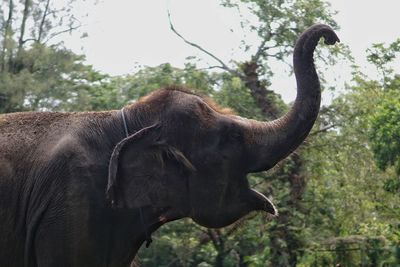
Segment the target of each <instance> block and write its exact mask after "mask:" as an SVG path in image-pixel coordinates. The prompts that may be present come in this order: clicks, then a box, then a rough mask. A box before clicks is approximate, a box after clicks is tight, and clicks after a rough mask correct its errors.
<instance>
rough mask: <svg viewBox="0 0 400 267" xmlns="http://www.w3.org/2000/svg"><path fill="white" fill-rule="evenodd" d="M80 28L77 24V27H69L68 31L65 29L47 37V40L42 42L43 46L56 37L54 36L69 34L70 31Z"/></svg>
mask: <svg viewBox="0 0 400 267" xmlns="http://www.w3.org/2000/svg"><path fill="white" fill-rule="evenodd" d="M82 26H83V25H82V24H79V25H77V26H71V27H69V28H68V29H65V30H62V31H59V32H55V33H52V34H51V35H50V36H49V38H47V39H46V40H45V41H44V42H43V44H46V43H47V42H49V41H50V40H51V39H53V38H54V37H56V36H58V35H61V34H63V33H66V32H71V31H73V30H76V29H79V28H80V27H82Z"/></svg>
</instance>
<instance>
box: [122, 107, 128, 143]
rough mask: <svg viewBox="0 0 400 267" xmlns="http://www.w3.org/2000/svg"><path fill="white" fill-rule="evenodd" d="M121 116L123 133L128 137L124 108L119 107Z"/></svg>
mask: <svg viewBox="0 0 400 267" xmlns="http://www.w3.org/2000/svg"><path fill="white" fill-rule="evenodd" d="M121 117H122V122H123V124H124V130H125V135H126V137H129V131H128V125H127V124H126V119H125V112H124V108H122V109H121Z"/></svg>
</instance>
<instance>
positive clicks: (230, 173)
mask: <svg viewBox="0 0 400 267" xmlns="http://www.w3.org/2000/svg"><path fill="white" fill-rule="evenodd" d="M321 37H324V38H325V42H326V43H327V44H334V43H335V42H337V41H339V39H338V37H337V36H336V34H335V33H334V32H333V30H332V29H331V28H330V27H328V26H325V25H314V26H312V27H311V28H309V29H308V30H306V31H305V32H304V33H303V34H302V35H301V36H300V38H299V39H298V41H297V44H296V47H295V50H294V70H295V75H296V80H297V86H298V93H297V98H296V101H295V103H294V105H293V107H292V108H291V110H290V111H289V112H288V113H287V114H286V115H285V116H284V117H282V118H279V119H277V120H274V121H271V122H259V121H255V120H251V119H245V118H242V117H239V116H235V115H233V114H231V113H229V112H226V111H224V110H221V109H220V108H218V107H216V105H214V104H213V103H212V102H211V101H208V100H205V99H204V98H202V97H200V96H198V95H195V94H192V93H190V92H187V91H185V90H181V89H176V88H175V89H174V88H172V89H171V88H170V89H163V90H159V91H156V92H153V93H152V94H150V95H149V96H147V97H145V98H143V99H141V100H139V101H138V102H136V103H135V104H133V105H131V106H129V107H126V108H125V110H124V112H125V114H126V121H127V125H128V128H129V130H130V132H134V131H136V132H135V133H134V134H132V135H131V136H129V137H127V138H125V139H124V140H123V141H121V142H120V143H119V144H118V145H117V146H116V147H115V149H114V152H113V155H112V158H111V161H110V174H109V188H108V194H109V195H110V197H111V198H112V199H115V201H117V206H118V205H123V204H125V205H126V206H127V207H129V208H139V207H142V208H144V207H151V208H152V209H153V210H158V211H159V213H158V218H159V220H160V221H169V220H173V219H177V218H182V217H190V218H192V219H193V220H194V221H195V222H197V223H199V224H200V225H203V226H206V227H213V228H215V227H223V226H226V225H229V224H231V223H233V222H234V221H236V220H238V219H239V218H241V217H242V216H244V215H246V214H247V213H249V212H251V211H266V212H268V213H270V214H273V215H276V213H277V212H276V210H275V208H274V206H273V204H272V203H271V202H270V201H269V200H268V199H267V198H266V197H265V196H263V195H262V194H260V193H259V192H257V191H255V190H253V189H251V188H250V187H249V184H248V181H247V179H246V175H247V174H248V173H253V172H259V171H263V170H267V169H270V168H271V167H273V166H274V165H275V164H276V163H277V162H279V161H280V160H282V159H283V158H285V157H286V156H287V155H288V154H290V153H291V152H292V151H293V150H294V149H296V147H297V146H298V145H299V144H301V142H302V141H303V140H304V139H305V138H306V136H307V135H308V133H309V131H310V130H311V127H312V126H313V124H314V121H315V119H316V117H317V114H318V111H319V105H320V85H319V80H318V76H317V74H316V71H315V68H314V64H313V51H314V49H315V47H316V45H317V43H318V41H319V39H320V38H321Z"/></svg>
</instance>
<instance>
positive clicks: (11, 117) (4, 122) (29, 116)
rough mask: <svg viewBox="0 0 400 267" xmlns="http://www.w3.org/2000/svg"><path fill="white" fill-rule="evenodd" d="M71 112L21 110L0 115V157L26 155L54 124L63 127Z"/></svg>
mask: <svg viewBox="0 0 400 267" xmlns="http://www.w3.org/2000/svg"><path fill="white" fill-rule="evenodd" d="M69 116H71V113H56V112H21V113H10V114H3V115H0V159H1V158H8V159H9V160H11V161H15V160H16V159H15V157H19V156H23V155H24V154H25V155H26V154H27V153H29V152H30V151H32V150H34V149H35V147H37V146H38V145H39V144H40V143H41V142H45V141H46V140H45V138H46V136H48V134H49V132H51V131H52V130H53V129H54V128H55V125H56V124H57V123H58V124H60V125H59V126H58V127H59V128H61V127H65V126H66V124H68V123H69V122H68V121H69V120H68V119H66V118H68V117H69ZM56 127H57V126H56Z"/></svg>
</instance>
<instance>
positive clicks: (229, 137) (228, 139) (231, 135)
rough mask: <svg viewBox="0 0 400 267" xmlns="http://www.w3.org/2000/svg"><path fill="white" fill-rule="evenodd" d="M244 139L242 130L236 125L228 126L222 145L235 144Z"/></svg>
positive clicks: (224, 132) (223, 135)
mask: <svg viewBox="0 0 400 267" xmlns="http://www.w3.org/2000/svg"><path fill="white" fill-rule="evenodd" d="M242 141H243V136H242V134H241V132H240V131H239V130H238V129H236V128H234V127H226V128H225V129H224V130H223V134H222V138H221V140H220V146H235V145H237V144H240V143H241V142H242Z"/></svg>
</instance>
